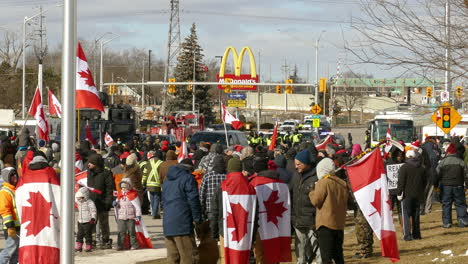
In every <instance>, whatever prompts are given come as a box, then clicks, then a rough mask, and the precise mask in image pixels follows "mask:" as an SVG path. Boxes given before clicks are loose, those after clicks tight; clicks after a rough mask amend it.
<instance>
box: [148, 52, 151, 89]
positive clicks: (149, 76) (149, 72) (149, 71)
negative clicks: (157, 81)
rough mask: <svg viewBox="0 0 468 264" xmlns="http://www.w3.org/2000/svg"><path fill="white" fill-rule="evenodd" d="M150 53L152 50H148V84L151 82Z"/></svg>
mask: <svg viewBox="0 0 468 264" xmlns="http://www.w3.org/2000/svg"><path fill="white" fill-rule="evenodd" d="M151 52H152V50H148V82H150V81H151Z"/></svg>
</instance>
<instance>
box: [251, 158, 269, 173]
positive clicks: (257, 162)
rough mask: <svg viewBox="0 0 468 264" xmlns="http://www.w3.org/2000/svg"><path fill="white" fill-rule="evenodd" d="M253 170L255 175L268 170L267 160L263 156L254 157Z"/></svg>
mask: <svg viewBox="0 0 468 264" xmlns="http://www.w3.org/2000/svg"><path fill="white" fill-rule="evenodd" d="M253 169H254V171H255V172H256V173H259V172H261V171H264V170H268V159H267V158H266V157H263V156H254V161H253Z"/></svg>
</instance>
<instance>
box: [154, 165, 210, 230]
mask: <svg viewBox="0 0 468 264" xmlns="http://www.w3.org/2000/svg"><path fill="white" fill-rule="evenodd" d="M162 190H163V191H162V203H163V205H164V215H163V230H164V236H183V235H190V234H192V233H193V228H194V226H193V222H195V223H201V206H200V199H199V197H198V188H197V183H196V181H195V178H194V177H193V176H192V174H191V173H190V171H189V170H188V169H186V168H185V167H184V166H183V165H181V164H178V165H176V166H171V167H170V168H169V171H168V172H167V178H166V180H165V181H164V183H163V186H162Z"/></svg>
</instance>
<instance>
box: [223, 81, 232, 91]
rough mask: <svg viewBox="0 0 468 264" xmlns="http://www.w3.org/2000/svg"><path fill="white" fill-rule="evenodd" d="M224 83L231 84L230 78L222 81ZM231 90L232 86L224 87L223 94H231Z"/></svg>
mask: <svg viewBox="0 0 468 264" xmlns="http://www.w3.org/2000/svg"><path fill="white" fill-rule="evenodd" d="M224 81H225V82H226V83H231V82H232V79H231V78H226V79H224ZM231 90H232V86H231V85H224V92H225V93H231Z"/></svg>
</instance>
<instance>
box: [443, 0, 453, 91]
mask: <svg viewBox="0 0 468 264" xmlns="http://www.w3.org/2000/svg"><path fill="white" fill-rule="evenodd" d="M445 41H446V42H447V44H446V47H445V91H446V92H448V91H449V90H450V89H451V88H452V80H451V79H450V66H451V65H450V59H451V57H452V54H451V53H452V50H451V45H450V0H445Z"/></svg>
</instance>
